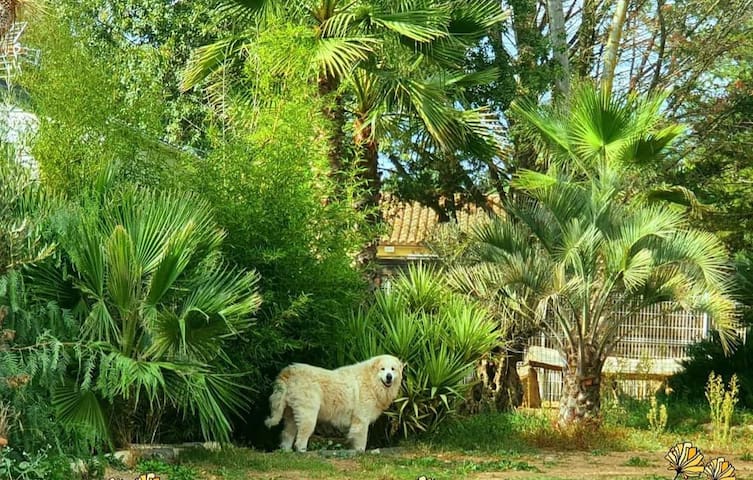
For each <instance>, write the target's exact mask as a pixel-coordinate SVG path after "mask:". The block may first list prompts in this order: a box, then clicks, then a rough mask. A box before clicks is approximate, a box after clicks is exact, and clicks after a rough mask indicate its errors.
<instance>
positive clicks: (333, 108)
mask: <svg viewBox="0 0 753 480" xmlns="http://www.w3.org/2000/svg"><path fill="white" fill-rule="evenodd" d="M339 86H340V80H339V79H338V78H335V77H330V76H328V75H326V74H323V75H322V76H321V77H319V96H320V97H321V99H322V101H323V102H324V106H323V107H322V113H323V114H324V117H325V118H326V119H327V120H329V121H330V122H331V132H332V133H331V134H330V137H329V138H328V139H327V140H328V142H329V148H328V152H327V157H328V158H329V169H330V176H331V177H332V178H334V179H335V184H336V185H337V183H338V180H339V176H340V174H341V173H342V171H343V161H344V156H345V133H344V131H343V130H344V127H345V105H344V100H343V97H342V95H341V94H339V93H337V89H338V88H339Z"/></svg>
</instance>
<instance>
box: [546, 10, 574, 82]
mask: <svg viewBox="0 0 753 480" xmlns="http://www.w3.org/2000/svg"><path fill="white" fill-rule="evenodd" d="M546 3H547V13H548V14H549V31H550V36H551V42H552V55H553V56H554V59H555V60H556V62H557V67H558V68H559V70H558V71H557V78H556V79H555V81H554V83H555V85H556V87H557V91H558V92H559V94H560V95H562V96H563V97H566V96H567V94H568V92H569V91H570V60H569V58H568V51H567V34H566V33H565V12H564V10H563V8H562V0H547V2H546Z"/></svg>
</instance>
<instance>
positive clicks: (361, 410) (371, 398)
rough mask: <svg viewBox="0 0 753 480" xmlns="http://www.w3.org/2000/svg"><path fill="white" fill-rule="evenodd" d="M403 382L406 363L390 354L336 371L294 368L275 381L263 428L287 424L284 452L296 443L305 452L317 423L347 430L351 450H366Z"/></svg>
mask: <svg viewBox="0 0 753 480" xmlns="http://www.w3.org/2000/svg"><path fill="white" fill-rule="evenodd" d="M402 378H403V363H402V362H401V361H400V360H399V359H397V358H395V357H393V356H391V355H380V356H377V357H373V358H370V359H369V360H366V361H363V362H360V363H356V364H355V365H348V366H345V367H340V368H338V369H336V370H326V369H324V368H319V367H314V366H311V365H306V364H303V363H295V364H293V365H290V366H289V367H286V368H284V369H283V370H282V371H281V372H280V374H279V375H278V376H277V380H276V381H275V386H274V392H273V393H272V395H271V396H270V397H269V405H270V410H271V414H270V416H269V418H267V420H266V422H265V424H266V425H267V427H269V428H271V427H273V426H275V425H277V424H278V423H280V421H281V420H283V419H284V421H285V426H284V428H283V431H282V439H281V442H280V447H281V448H282V449H283V450H291V449H292V448H293V441H295V448H296V450H298V451H299V452H305V451H306V447H307V445H308V441H309V437H310V436H311V434H312V433H314V428H315V427H316V424H317V422H326V423H329V424H331V425H334V426H335V427H337V428H339V429H341V430H346V429H347V431H348V439H349V440H350V441H351V443H352V446H353V448H354V449H356V450H359V451H364V450H365V449H366V437H367V435H368V433H369V425H371V424H372V423H373V422H374V421H375V420H376V419H377V418H379V416H380V415H381V414H382V412H384V411H385V410H386V409H387V407H389V406H390V404H391V403H392V402H393V401H394V400H395V398H396V397H397V394H398V392H399V390H400V383H401V381H402Z"/></svg>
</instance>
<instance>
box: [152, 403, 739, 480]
mask: <svg viewBox="0 0 753 480" xmlns="http://www.w3.org/2000/svg"><path fill="white" fill-rule="evenodd" d="M607 408H613V409H615V410H612V411H611V412H608V413H606V414H605V417H606V420H605V422H604V423H603V425H602V428H600V429H598V430H595V429H584V428H579V429H577V428H576V429H559V428H557V427H556V426H555V422H554V413H553V412H547V411H523V412H517V413H497V414H485V415H480V416H471V417H466V418H456V419H453V420H451V421H448V422H446V423H445V424H443V425H441V427H440V428H439V429H437V430H436V431H434V432H432V433H430V434H426V435H424V436H422V437H421V438H419V439H417V440H414V441H410V442H402V443H401V444H399V446H400V447H401V448H400V449H399V450H397V451H383V452H382V453H380V454H378V455H376V454H372V453H366V454H361V455H353V454H352V453H350V452H347V451H342V452H341V451H336V452H334V453H331V452H330V453H328V455H329V458H325V457H324V456H322V455H320V454H319V453H316V452H311V453H308V454H296V453H282V452H275V453H264V452H258V451H254V450H250V449H245V448H232V447H230V448H224V449H223V450H222V451H206V450H191V451H187V452H185V453H184V454H183V455H182V456H181V457H180V464H179V465H172V466H168V465H164V464H162V465H159V464H154V465H152V466H151V467H152V469H153V470H155V469H160V472H161V473H163V475H164V476H165V478H166V479H167V480H184V479H188V478H192V479H193V478H196V479H201V478H207V479H212V480H215V479H220V478H221V479H228V480H248V479H252V478H253V479H256V478H259V479H282V480H287V479H293V478H296V479H297V478H301V479H328V478H332V479H336V480H344V479H351V478H358V479H359V480H399V479H415V478H418V477H419V476H422V475H425V476H426V477H428V478H433V479H436V480H445V479H446V480H449V479H456V478H470V479H473V478H477V477H482V476H484V475H493V476H494V477H495V478H497V477H498V478H524V479H536V480H561V479H562V478H574V477H577V478H595V476H597V475H598V474H599V471H600V469H601V468H603V466H604V465H610V466H611V467H620V468H627V469H632V470H628V471H629V472H631V473H630V476H627V477H623V478H625V479H629V480H659V479H664V478H666V477H664V476H662V475H661V474H662V472H663V471H664V470H665V468H664V466H663V465H662V464H663V462H664V460H663V456H664V453H663V452H664V451H666V449H668V448H669V447H670V446H671V445H673V444H675V443H677V442H678V441H692V442H694V443H695V444H696V445H697V446H698V447H699V448H701V449H702V450H704V451H717V452H723V453H724V454H725V456H727V458H730V459H731V460H732V461H733V463H734V462H735V461H751V460H753V454H752V453H751V452H750V448H749V447H747V448H746V446H748V445H750V444H751V443H753V434H751V433H750V431H748V430H746V429H738V430H737V431H736V432H733V437H732V439H731V440H730V442H729V443H728V444H726V445H715V444H713V442H712V439H711V435H710V434H709V433H708V432H706V431H704V429H703V428H702V427H703V424H704V419H705V418H707V416H706V414H705V412H704V411H703V410H702V409H701V408H700V407H698V406H693V405H675V406H674V407H673V410H671V412H675V413H674V414H675V415H680V416H685V415H688V416H691V417H693V418H677V417H675V418H674V423H671V420H673V418H672V415H673V414H672V413H670V427H669V428H668V432H666V433H662V434H656V433H654V432H651V431H649V430H648V428H647V427H648V426H647V424H644V425H643V427H641V419H640V418H641V415H642V414H643V410H645V408H644V406H643V405H640V404H639V403H635V404H632V403H631V404H626V405H625V404H623V405H618V406H610V407H607ZM616 408H621V409H623V410H621V411H620V410H616ZM610 415H611V417H610ZM737 418H738V419H739V420H740V419H741V420H749V419H750V414H749V413H744V412H743V413H741V414H739V415H738V417H737ZM316 445H318V446H319V447H321V448H325V449H327V450H331V449H332V448H333V447H336V446H337V444H336V443H332V442H326V441H325V442H320V443H319V444H316ZM316 445H312V448H314V447H316ZM623 451H624V452H629V453H622V454H620V453H615V452H623ZM148 466H149V465H141V468H144V467H148ZM575 467H577V468H580V470H579V471H578V472H577V473H574V472H573V471H572V470H571V469H572V468H575ZM652 470H653V471H652ZM143 471H146V470H143ZM160 472H155V473H160ZM657 475H658V476H657Z"/></svg>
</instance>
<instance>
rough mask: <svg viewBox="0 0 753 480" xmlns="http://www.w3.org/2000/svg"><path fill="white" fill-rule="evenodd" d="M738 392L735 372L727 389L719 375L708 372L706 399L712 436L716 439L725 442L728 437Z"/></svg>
mask: <svg viewBox="0 0 753 480" xmlns="http://www.w3.org/2000/svg"><path fill="white" fill-rule="evenodd" d="M738 393H739V386H738V381H737V375H736V374H734V375H732V378H731V379H730V381H729V390H727V389H725V387H724V380H723V379H722V376H721V375H716V374H715V373H714V372H711V373H710V374H709V380H708V383H707V384H706V399H707V400H708V402H709V409H710V411H711V424H712V426H713V428H714V438H715V439H716V440H718V441H722V442H726V441H727V439H728V438H729V432H730V426H731V423H732V415H733V414H734V412H735V405H736V404H737V401H738V397H737V395H738Z"/></svg>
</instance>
